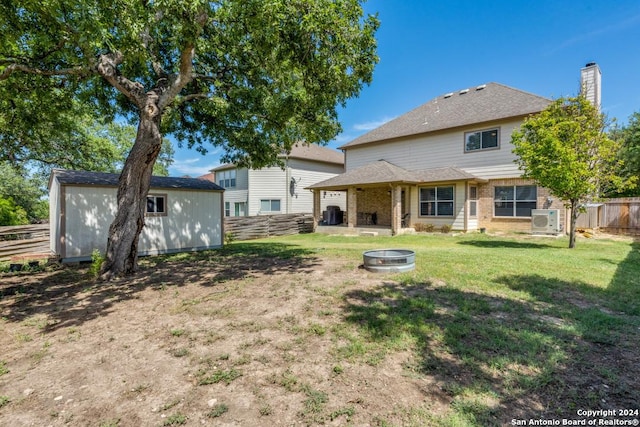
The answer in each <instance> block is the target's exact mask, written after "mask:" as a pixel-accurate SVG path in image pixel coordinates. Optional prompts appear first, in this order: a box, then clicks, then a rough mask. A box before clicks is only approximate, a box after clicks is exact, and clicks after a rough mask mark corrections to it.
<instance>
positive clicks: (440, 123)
mask: <svg viewBox="0 0 640 427" xmlns="http://www.w3.org/2000/svg"><path fill="white" fill-rule="evenodd" d="M581 77H582V88H584V89H586V92H585V95H586V96H587V98H589V99H591V101H592V102H594V104H596V105H599V100H600V69H599V68H598V66H597V65H596V64H595V63H590V64H587V66H586V67H584V68H583V69H582V70H581ZM550 103H551V100H550V99H547V98H544V97H541V96H537V95H534V94H531V93H527V92H524V91H522V90H518V89H514V88H511V87H508V86H505V85H502V84H498V83H487V84H482V85H478V86H472V87H468V88H463V89H462V90H458V91H455V92H449V93H445V94H443V95H441V96H438V97H436V98H434V99H432V100H431V101H429V102H427V103H426V104H423V105H421V106H419V107H417V108H416V109H414V110H412V111H410V112H408V113H406V114H404V115H402V116H400V117H398V118H396V119H394V120H392V121H390V122H387V123H386V124H384V125H382V126H380V127H378V128H376V129H374V130H372V131H370V132H368V133H366V134H364V135H362V136H360V137H358V138H356V139H355V140H353V141H351V142H349V143H348V144H346V145H343V146H342V147H340V148H341V149H342V150H343V151H344V153H345V168H346V172H345V173H344V174H341V175H338V176H336V177H334V178H331V179H328V180H326V181H323V182H319V183H317V184H315V185H311V186H309V188H310V189H311V190H313V191H314V192H315V200H316V201H319V200H320V194H321V193H322V192H324V191H331V192H336V191H341V192H344V193H345V194H347V216H346V217H347V218H346V222H347V225H348V227H358V226H362V225H371V224H375V225H377V226H378V227H389V228H390V229H391V231H392V233H394V234H396V233H399V232H402V229H403V228H405V227H407V228H408V227H411V226H412V225H415V224H419V223H422V224H431V225H433V226H434V227H442V226H443V225H447V226H450V227H451V229H453V230H461V231H470V230H477V229H480V228H486V229H491V230H516V231H517V230H520V231H530V230H531V211H532V209H549V208H552V209H561V210H562V207H563V204H562V201H560V200H556V199H554V198H553V197H551V195H550V193H549V191H548V190H547V189H545V188H541V187H538V186H536V184H535V183H534V182H532V181H530V180H525V179H522V177H521V171H520V170H519V169H518V167H517V165H516V163H515V162H514V160H515V154H513V152H512V150H513V148H514V147H513V145H512V144H511V133H512V132H513V131H514V130H515V129H517V128H518V127H519V126H520V125H521V124H522V122H523V120H524V119H525V118H526V117H527V116H529V115H532V114H536V113H539V112H540V111H542V110H543V109H544V108H545V107H547V106H548V105H549V104H550ZM562 214H564V212H562ZM314 215H315V217H316V218H318V219H319V218H320V215H321V214H320V212H319V210H318V207H316V208H315V210H314ZM563 216H564V215H563Z"/></svg>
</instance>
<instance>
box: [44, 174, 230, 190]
mask: <svg viewBox="0 0 640 427" xmlns="http://www.w3.org/2000/svg"><path fill="white" fill-rule="evenodd" d="M119 177H120V175H119V174H117V173H105V172H88V171H74V170H66V169H54V170H53V172H52V173H51V180H53V179H57V180H58V182H59V183H60V184H62V185H93V186H104V187H117V186H118V179H119ZM49 187H51V184H49ZM151 188H164V189H184V190H202V191H224V189H223V188H222V187H220V186H219V185H217V184H215V183H213V182H211V181H209V180H206V179H198V178H176V177H167V176H152V177H151Z"/></svg>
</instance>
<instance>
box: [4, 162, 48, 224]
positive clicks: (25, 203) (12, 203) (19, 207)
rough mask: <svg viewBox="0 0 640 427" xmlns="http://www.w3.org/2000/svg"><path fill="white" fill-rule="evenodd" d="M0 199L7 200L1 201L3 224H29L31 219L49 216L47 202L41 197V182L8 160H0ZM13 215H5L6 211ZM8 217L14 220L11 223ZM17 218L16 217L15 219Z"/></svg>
mask: <svg viewBox="0 0 640 427" xmlns="http://www.w3.org/2000/svg"><path fill="white" fill-rule="evenodd" d="M0 176H1V177H2V179H0V199H5V200H9V203H8V204H7V203H1V202H0V204H2V207H0V211H2V212H3V213H4V215H3V214H0V216H2V218H3V219H2V221H7V222H2V223H0V224H4V225H17V224H29V223H30V222H32V221H36V220H39V219H45V218H48V217H49V204H48V203H47V202H46V201H45V200H44V199H43V197H44V195H45V191H44V189H43V185H42V183H41V182H40V181H39V180H38V179H36V178H33V177H31V176H29V174H28V172H27V170H25V169H24V168H14V167H12V166H11V165H10V164H9V163H8V162H0ZM7 211H10V212H13V213H14V215H10V214H9V215H7V214H6V212H7ZM9 217H13V218H14V221H16V220H17V221H18V222H15V223H13V224H11V223H10V222H9V221H10V219H9ZM16 218H17V219H16Z"/></svg>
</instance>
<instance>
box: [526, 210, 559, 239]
mask: <svg viewBox="0 0 640 427" xmlns="http://www.w3.org/2000/svg"><path fill="white" fill-rule="evenodd" d="M560 231H562V227H561V225H560V210H559V209H532V210H531V232H532V233H534V234H559V233H560Z"/></svg>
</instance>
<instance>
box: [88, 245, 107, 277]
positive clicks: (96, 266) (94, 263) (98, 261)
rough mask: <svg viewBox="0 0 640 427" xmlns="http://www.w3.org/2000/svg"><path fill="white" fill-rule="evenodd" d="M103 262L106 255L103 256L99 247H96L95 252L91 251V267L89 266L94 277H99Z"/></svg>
mask: <svg viewBox="0 0 640 427" xmlns="http://www.w3.org/2000/svg"><path fill="white" fill-rule="evenodd" d="M103 262H104V256H102V254H101V253H100V251H99V250H98V249H94V250H93V252H91V267H89V272H90V273H91V275H92V276H93V277H98V274H100V267H102V263H103Z"/></svg>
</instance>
